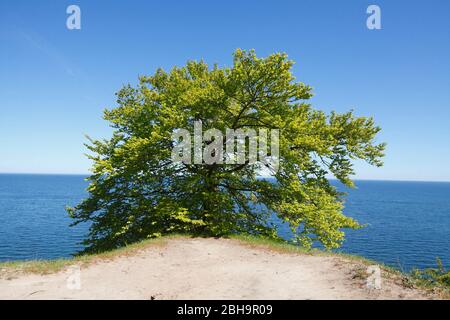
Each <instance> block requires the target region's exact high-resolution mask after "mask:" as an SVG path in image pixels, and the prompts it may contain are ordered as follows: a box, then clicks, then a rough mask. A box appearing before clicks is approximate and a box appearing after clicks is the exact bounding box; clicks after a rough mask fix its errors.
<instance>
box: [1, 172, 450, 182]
mask: <svg viewBox="0 0 450 320" xmlns="http://www.w3.org/2000/svg"><path fill="white" fill-rule="evenodd" d="M0 175H42V176H85V177H87V176H90V175H92V173H89V172H86V173H61V172H0ZM258 177H264V178H269V177H270V176H258ZM328 180H338V179H336V178H329V179H328ZM351 180H353V181H391V182H436V183H450V180H418V179H395V178H388V179H383V178H380V179H370V178H352V179H351Z"/></svg>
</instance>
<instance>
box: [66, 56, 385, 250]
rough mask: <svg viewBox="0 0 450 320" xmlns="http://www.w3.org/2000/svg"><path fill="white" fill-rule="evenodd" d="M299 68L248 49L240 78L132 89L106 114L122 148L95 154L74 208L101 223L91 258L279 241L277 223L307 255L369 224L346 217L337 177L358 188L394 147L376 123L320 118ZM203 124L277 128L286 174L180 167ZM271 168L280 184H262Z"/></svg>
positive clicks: (199, 66) (235, 73)
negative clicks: (360, 175) (188, 138)
mask: <svg viewBox="0 0 450 320" xmlns="http://www.w3.org/2000/svg"><path fill="white" fill-rule="evenodd" d="M292 65H293V62H292V61H290V60H288V59H287V56H286V55H285V54H280V53H276V54H272V55H270V56H268V57H266V58H258V57H257V56H256V54H255V52H254V51H241V50H239V49H238V50H237V51H236V52H235V53H234V60H233V65H232V67H231V68H219V67H218V66H217V65H215V66H214V67H212V68H209V67H208V65H207V64H206V63H204V62H203V61H200V62H196V61H189V62H188V63H187V64H186V66H184V67H181V68H179V67H175V68H173V69H172V70H171V71H170V72H165V71H163V70H161V69H159V70H157V71H156V73H155V74H154V75H153V76H143V77H140V79H139V80H140V82H139V85H138V86H137V87H135V88H134V87H131V86H130V85H128V86H125V87H124V88H122V89H121V90H120V91H119V92H118V93H117V97H118V98H117V103H118V106H117V107H116V108H113V109H111V110H106V111H105V112H104V118H105V119H106V120H107V121H109V122H110V123H111V125H112V127H113V128H114V132H113V134H112V137H111V138H110V139H109V140H92V139H90V138H89V140H90V143H89V144H86V146H87V148H88V149H89V150H90V151H91V153H90V154H89V155H88V157H89V158H90V159H92V160H93V167H92V175H91V176H90V177H89V178H88V179H89V181H90V185H89V187H88V191H89V197H88V198H87V199H85V200H84V201H82V202H81V203H80V204H78V205H77V206H76V207H74V208H69V209H68V211H69V213H70V215H71V217H72V218H74V219H75V220H74V224H77V223H80V222H86V221H89V222H91V223H92V224H91V227H90V232H89V236H88V238H87V239H86V240H85V242H84V244H85V245H86V249H85V251H86V252H96V251H102V250H108V249H112V248H116V247H120V246H123V245H126V244H128V243H132V242H135V241H139V240H141V239H145V238H149V237H158V236H160V235H164V234H168V233H174V232H177V233H191V234H201V235H213V236H224V235H227V234H233V233H246V234H254V235H264V236H269V237H277V234H276V225H275V224H274V223H272V222H271V221H273V216H274V215H276V216H277V217H278V218H279V219H281V220H282V221H284V222H287V223H288V224H289V226H290V228H291V229H292V231H293V232H294V233H295V239H296V240H298V241H299V242H300V243H301V244H303V245H305V246H310V245H311V244H312V243H313V242H314V241H319V242H321V243H322V244H323V245H324V246H325V247H327V248H335V247H338V246H339V245H340V244H341V243H342V241H343V239H344V232H343V229H345V228H358V227H360V225H359V224H358V223H357V222H356V221H355V220H353V219H352V218H350V217H347V216H345V215H344V214H343V213H342V210H343V201H344V197H343V195H344V194H342V193H340V192H338V191H337V189H336V188H335V187H334V186H332V185H331V184H330V182H329V180H328V179H327V177H328V176H329V175H333V176H334V177H336V178H337V179H339V180H340V181H341V182H342V183H344V184H345V185H347V186H352V185H353V183H352V181H351V176H352V175H353V174H354V171H353V165H352V160H354V159H362V160H364V161H366V162H368V163H369V164H372V165H376V166H381V165H382V162H381V158H382V157H383V150H384V147H385V145H384V144H376V143H375V138H376V134H377V133H378V132H379V130H380V128H378V127H376V126H375V125H374V121H373V119H372V118H366V117H355V116H354V114H353V113H352V112H348V113H344V114H337V113H335V112H332V113H331V114H330V115H326V114H325V113H324V112H321V111H317V110H314V109H313V108H312V107H311V106H310V104H308V103H307V101H308V99H309V98H310V97H311V96H312V93H311V88H310V87H309V86H307V85H305V84H303V83H301V82H296V81H295V79H294V77H293V75H292V72H291V68H292ZM195 121H201V122H202V126H203V129H204V130H207V129H211V128H215V129H218V130H220V131H225V130H226V129H227V128H230V129H235V130H237V129H249V128H253V129H255V128H256V129H278V130H279V132H280V134H279V142H278V143H279V156H278V157H277V158H278V160H279V168H278V170H277V171H275V170H273V168H272V167H271V166H270V164H268V163H265V164H261V163H260V162H258V163H256V164H255V163H251V162H250V161H248V158H246V160H245V162H244V163H239V164H238V163H236V164H229V163H224V164H218V163H215V164H206V163H204V162H203V163H201V164H192V163H186V162H185V163H175V162H174V161H173V159H172V157H171V154H172V150H173V149H174V147H176V145H177V143H178V142H177V141H175V140H174V139H173V133H174V132H176V130H178V129H180V128H184V129H189V130H193V127H194V123H195ZM191 132H192V131H191ZM245 141H247V140H245ZM209 143H211V140H210V141H208V140H206V141H203V146H207V145H208V144H209ZM224 143H225V142H224ZM246 143H247V142H246ZM247 145H248V143H247ZM246 156H247V157H248V153H247V154H246ZM272 156H273V155H272ZM269 157H270V156H269ZM262 167H266V169H265V170H266V171H265V172H266V173H267V172H268V170H269V171H270V172H271V173H272V180H271V179H261V178H259V177H258V175H259V174H261V172H262V171H261V170H262Z"/></svg>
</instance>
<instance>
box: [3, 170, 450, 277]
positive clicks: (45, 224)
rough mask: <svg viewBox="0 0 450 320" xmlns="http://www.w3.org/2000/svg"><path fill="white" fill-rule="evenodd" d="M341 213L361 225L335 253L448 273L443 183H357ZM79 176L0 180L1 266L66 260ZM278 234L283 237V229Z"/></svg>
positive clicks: (449, 200)
mask: <svg viewBox="0 0 450 320" xmlns="http://www.w3.org/2000/svg"><path fill="white" fill-rule="evenodd" d="M333 183H335V184H336V186H337V187H338V188H339V189H341V190H342V191H345V192H348V195H347V197H346V203H345V209H344V213H345V214H346V215H348V216H351V217H353V218H355V219H356V220H358V221H359V222H360V223H361V224H364V225H365V227H364V228H362V229H359V230H346V240H345V242H344V244H343V246H342V247H341V248H340V249H338V250H337V251H341V252H345V253H350V254H356V255H360V256H363V257H366V258H369V259H372V260H375V261H378V262H381V263H384V264H387V265H390V266H392V267H395V268H397V269H400V270H402V271H411V270H412V269H414V268H420V269H424V268H430V267H435V266H436V258H437V257H438V258H440V259H441V260H442V262H443V263H444V266H446V267H447V268H449V267H450V183H446V182H405V181H364V180H358V181H356V188H355V189H345V188H343V187H342V186H340V185H339V184H338V183H337V182H335V181H334V182H333ZM87 185H88V183H87V182H86V181H85V176H80V175H40V174H0V261H10V260H29V259H55V258H62V257H70V256H72V255H73V254H74V253H76V252H77V251H79V250H81V249H82V248H83V247H82V245H81V244H80V243H81V241H82V240H83V239H84V237H85V236H86V234H87V231H88V225H77V226H74V227H73V226H72V227H71V226H70V224H71V223H72V221H71V219H70V218H69V217H68V214H67V212H66V210H65V208H66V206H73V205H75V204H77V203H79V202H80V200H82V199H83V198H85V197H86V196H87V192H86V187H87ZM279 232H280V235H282V236H284V237H286V238H288V237H289V232H287V230H286V228H285V226H283V225H280V231H279Z"/></svg>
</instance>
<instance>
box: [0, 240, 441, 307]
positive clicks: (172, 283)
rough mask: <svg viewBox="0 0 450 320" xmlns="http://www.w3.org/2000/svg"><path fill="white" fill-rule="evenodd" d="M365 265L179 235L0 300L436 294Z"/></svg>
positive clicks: (23, 285)
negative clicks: (376, 278) (371, 278)
mask: <svg viewBox="0 0 450 320" xmlns="http://www.w3.org/2000/svg"><path fill="white" fill-rule="evenodd" d="M366 268H367V267H366V266H364V265H363V264H361V263H358V262H356V261H353V260H349V259H347V258H343V257H340V256H322V255H307V254H294V253H282V252H278V251H274V250H270V249H268V248H265V247H261V248H259V247H254V246H249V245H246V244H243V243H241V242H240V241H238V240H232V239H211V238H176V239H170V240H168V242H167V243H166V244H165V245H161V246H149V247H148V248H146V249H143V250H142V251H139V252H138V253H136V254H134V255H131V256H120V257H117V258H115V259H113V260H107V261H98V262H96V263H93V264H89V265H87V266H82V267H81V268H77V267H70V268H68V269H67V270H64V271H62V272H59V273H55V274H49V275H35V274H29V275H24V274H22V275H18V276H16V277H12V278H9V279H0V299H429V298H432V297H431V296H428V295H425V293H424V292H422V291H420V290H418V289H411V288H406V287H404V286H402V285H401V283H398V281H396V280H395V279H392V277H390V276H389V277H387V275H386V274H385V273H383V272H382V280H381V289H376V288H373V286H372V288H370V287H368V286H367V280H366V277H367V274H366V272H365V269H366ZM370 283H372V282H370ZM373 283H375V282H373ZM377 285H380V283H378V284H377Z"/></svg>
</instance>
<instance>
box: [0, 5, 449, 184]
mask: <svg viewBox="0 0 450 320" xmlns="http://www.w3.org/2000/svg"><path fill="white" fill-rule="evenodd" d="M70 4H76V5H79V6H80V8H81V12H82V16H81V27H82V28H81V30H72V31H71V30H68V29H67V28H66V18H67V16H68V15H67V14H66V8H67V6H68V5H70ZM369 4H377V5H379V6H380V7H381V12H382V30H368V29H367V28H366V18H367V16H368V15H367V14H366V8H367V7H368V5H369ZM236 48H243V49H251V48H254V49H256V52H257V54H258V55H268V54H270V53H272V52H276V51H283V52H286V53H288V55H289V57H290V58H291V59H293V60H295V61H296V62H297V63H296V65H295V68H294V72H295V75H296V76H297V78H298V79H299V80H300V81H303V82H305V83H307V84H310V85H311V86H312V87H313V88H314V92H315V97H314V98H313V100H312V103H313V104H314V106H315V107H316V108H319V109H323V110H326V111H330V110H337V111H346V110H349V109H354V110H355V111H356V113H357V114H358V115H371V116H374V117H375V119H376V121H377V123H378V124H379V125H380V126H381V127H382V128H383V132H382V133H381V135H380V141H386V142H387V143H388V149H387V156H386V159H385V167H384V168H381V169H374V168H371V167H369V166H366V165H363V164H357V171H358V174H357V176H356V177H357V178H360V179H398V180H447V181H450V123H449V121H450V1H448V0H441V1H437V0H436V1H399V0H396V1H376V0H374V1H361V0H346V1H317V0H316V1H312V0H311V1H300V0H295V1H279V0H276V1H275V0H273V1H256V0H255V1H221V2H220V3H219V1H206V0H204V1H196V0H192V1H158V2H156V1H99V0H88V1H75V0H73V1H63V0H60V1H31V0H29V1H17V0H14V1H13V0H1V1H0V98H1V101H0V148H1V149H0V150H1V151H0V152H1V153H0V172H35V173H86V172H88V169H89V167H90V162H89V161H88V160H87V159H86V158H85V157H84V156H83V153H84V152H85V149H84V147H83V143H84V142H85V138H84V134H89V135H91V136H92V137H94V138H103V137H108V136H109V134H110V132H111V131H110V129H109V128H108V125H107V123H106V122H104V121H103V120H102V119H101V116H102V110H103V109H104V108H105V107H111V106H114V103H115V96H114V93H115V92H116V91H117V90H118V89H119V88H120V87H121V86H122V85H123V84H127V83H131V84H135V83H136V79H137V76H138V75H141V74H150V73H153V72H154V71H155V69H156V68H158V67H163V68H167V69H168V68H170V67H171V66H173V65H182V64H184V63H185V62H186V60H188V59H200V58H203V59H204V60H206V61H207V62H209V63H211V64H213V63H219V64H220V65H222V66H223V65H230V63H231V54H232V52H233V51H234V50H235V49H236Z"/></svg>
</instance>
